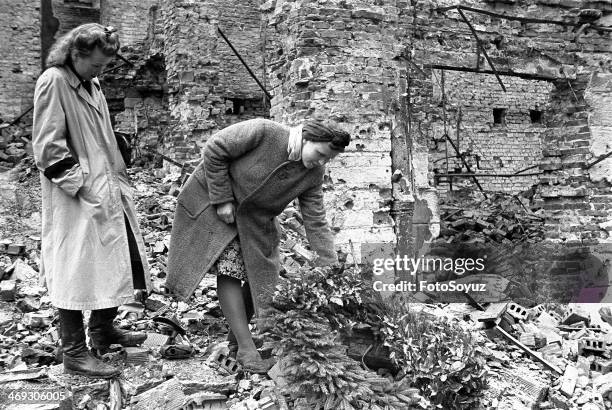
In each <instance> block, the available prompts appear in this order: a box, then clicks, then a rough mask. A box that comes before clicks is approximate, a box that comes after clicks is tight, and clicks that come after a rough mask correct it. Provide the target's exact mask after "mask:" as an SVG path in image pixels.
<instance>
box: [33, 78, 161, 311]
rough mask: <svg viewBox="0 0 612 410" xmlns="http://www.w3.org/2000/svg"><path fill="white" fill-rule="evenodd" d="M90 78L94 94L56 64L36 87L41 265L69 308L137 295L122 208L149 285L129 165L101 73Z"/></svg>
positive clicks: (56, 297)
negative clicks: (129, 175) (109, 110)
mask: <svg viewBox="0 0 612 410" xmlns="http://www.w3.org/2000/svg"><path fill="white" fill-rule="evenodd" d="M92 83H93V86H92V87H91V94H90V93H89V92H87V90H86V89H85V88H84V86H83V84H82V83H81V82H80V80H79V78H78V77H77V76H76V75H75V73H74V72H72V71H71V70H70V69H67V68H64V67H51V68H49V69H47V70H46V71H45V72H44V73H43V74H42V75H41V76H40V77H39V79H38V81H37V83H36V88H35V92H34V123H33V132H32V146H33V150H34V158H35V161H36V166H37V167H38V169H39V170H40V182H41V186H42V238H41V239H42V251H41V264H40V270H41V275H44V279H45V282H46V285H47V288H48V290H49V295H50V298H51V302H52V303H53V305H55V306H56V307H58V308H63V309H73V310H88V309H103V308H108V307H113V306H119V305H121V304H123V303H126V302H129V301H132V300H133V299H134V288H133V283H132V268H131V260H130V254H129V248H128V239H127V233H126V226H125V220H124V213H125V215H126V216H127V218H128V220H129V223H130V225H131V228H132V232H133V234H134V237H135V239H136V243H137V246H138V251H139V254H140V259H141V261H142V264H143V268H144V275H145V283H146V286H147V288H148V289H150V288H151V283H150V277H149V271H148V265H147V256H146V251H145V246H144V242H143V240H142V235H141V234H140V231H139V229H138V221H137V219H136V210H135V207H134V201H133V194H132V188H131V186H130V182H129V179H128V175H127V170H126V166H125V163H124V162H123V159H122V157H121V154H120V152H119V149H118V147H117V142H116V139H115V137H114V133H113V129H112V125H111V120H110V115H109V112H108V107H107V104H106V100H105V98H104V95H103V94H102V91H101V90H100V83H99V82H98V80H97V79H96V78H94V79H93V80H92ZM66 164H69V165H68V166H65V167H63V165H66ZM54 168H55V172H53V173H50V172H49V171H50V170H51V169H54ZM58 168H59V169H61V172H60V171H58ZM45 174H47V175H48V176H45ZM51 175H53V176H51Z"/></svg>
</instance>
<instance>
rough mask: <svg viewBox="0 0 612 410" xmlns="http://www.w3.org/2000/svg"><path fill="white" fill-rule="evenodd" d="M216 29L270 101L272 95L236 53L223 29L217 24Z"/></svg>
mask: <svg viewBox="0 0 612 410" xmlns="http://www.w3.org/2000/svg"><path fill="white" fill-rule="evenodd" d="M217 31H218V32H219V34H221V37H223V40H225V42H226V43H227V45H228V46H230V48H231V49H232V51H233V52H234V54H236V57H238V60H240V62H241V63H242V65H244V67H245V68H246V69H247V71H248V72H249V74H250V75H251V77H253V80H255V82H256V83H257V85H258V86H259V88H261V89H262V90H263V92H264V93H265V94H266V97H268V100H269V101H271V100H272V95H270V93H269V92H268V91H267V90H266V88H265V87H264V86H263V84H262V83H261V82H260V81H259V79H258V78H257V77H256V76H255V74H254V73H253V71H251V68H250V67H249V66H248V65H247V63H246V62H245V61H244V60H243V59H242V57H241V56H240V53H238V51H237V50H236V49H235V48H234V46H233V45H232V43H231V42H230V41H229V39H228V38H227V37H226V36H225V34H223V31H221V29H220V28H219V27H218V26H217Z"/></svg>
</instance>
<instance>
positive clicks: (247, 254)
mask: <svg viewBox="0 0 612 410" xmlns="http://www.w3.org/2000/svg"><path fill="white" fill-rule="evenodd" d="M288 142H289V128H288V127H286V126H284V125H281V124H279V123H276V122H273V121H270V120H265V119H254V120H248V121H244V122H241V123H238V124H234V125H232V126H229V127H227V128H225V129H223V130H221V131H219V132H218V133H216V134H215V135H213V136H212V137H211V139H210V140H209V141H208V142H207V144H206V146H205V148H204V158H203V160H202V162H200V164H199V165H198V166H197V168H196V169H195V171H194V172H193V174H192V175H191V177H190V178H189V179H188V180H187V183H186V184H185V186H184V187H183V190H182V191H181V194H180V195H179V197H178V206H177V209H176V213H175V217H174V223H173V227H172V237H171V240H170V250H169V257H168V277H167V280H166V287H167V288H168V289H169V290H170V291H171V292H172V293H174V294H175V295H177V296H179V297H181V298H183V299H186V298H188V297H189V296H191V294H192V293H193V292H194V291H195V289H196V287H197V286H198V284H199V283H200V281H201V280H202V278H203V276H204V274H205V273H206V272H207V271H208V270H209V269H210V268H211V266H212V265H213V264H214V263H215V261H216V260H217V258H218V257H219V255H220V254H221V252H222V251H223V249H224V248H225V247H226V246H227V245H228V244H229V243H230V242H231V241H232V239H233V238H234V237H235V236H236V235H238V237H239V240H240V247H241V250H242V255H243V258H244V263H245V267H246V270H247V275H248V280H249V284H250V286H251V292H252V296H253V301H254V302H255V307H256V309H258V308H259V307H260V306H265V305H266V304H267V303H269V299H270V298H271V296H272V295H273V293H274V287H275V285H276V281H277V279H278V273H279V270H280V261H279V249H278V245H279V241H280V226H279V224H278V221H277V219H276V216H277V215H279V214H280V213H281V212H282V211H283V210H284V209H285V207H286V206H287V205H288V204H289V203H290V202H291V201H292V200H294V199H295V198H298V200H299V204H300V211H301V213H302V216H303V219H304V227H305V229H306V233H307V237H308V241H309V243H310V245H311V247H312V249H313V250H314V251H316V252H317V253H318V255H319V257H320V259H319V263H320V264H331V263H335V262H337V255H336V253H335V251H334V243H333V236H332V233H331V231H330V229H329V226H328V224H327V221H326V219H325V208H324V205H323V192H322V182H323V175H324V172H325V168H324V167H315V168H312V169H307V168H306V167H304V165H303V164H302V161H289V160H288V153H287V146H288ZM228 201H234V202H235V204H236V222H235V224H230V225H228V224H226V223H224V222H223V221H221V220H220V219H219V217H218V216H217V213H216V207H215V205H217V204H222V203H225V202H228Z"/></svg>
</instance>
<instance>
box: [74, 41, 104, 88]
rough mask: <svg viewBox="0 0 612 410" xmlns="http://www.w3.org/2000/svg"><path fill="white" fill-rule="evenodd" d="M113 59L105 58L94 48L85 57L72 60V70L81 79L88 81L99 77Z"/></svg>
mask: <svg viewBox="0 0 612 410" xmlns="http://www.w3.org/2000/svg"><path fill="white" fill-rule="evenodd" d="M112 59H113V57H112V56H110V57H109V56H107V55H106V54H104V53H103V52H102V51H100V49H99V48H98V47H96V48H94V50H93V52H92V53H91V54H90V55H88V56H86V57H83V56H76V57H75V58H74V60H73V61H74V69H75V70H76V72H77V73H79V75H80V76H81V78H83V80H86V81H89V80H91V79H92V78H94V77H97V76H99V75H100V73H101V72H102V71H104V68H105V67H106V65H107V64H108V63H110V62H111V60H112Z"/></svg>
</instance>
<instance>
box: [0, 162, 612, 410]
mask: <svg viewBox="0 0 612 410" xmlns="http://www.w3.org/2000/svg"><path fill="white" fill-rule="evenodd" d="M130 172H131V176H132V179H133V183H134V187H135V201H136V204H137V210H138V215H139V222H140V227H141V229H142V232H143V236H144V239H145V243H146V245H147V249H148V256H149V264H150V266H151V273H152V281H153V293H152V295H151V296H150V297H149V299H147V301H146V303H145V305H142V304H138V303H133V304H128V305H124V306H123V307H121V309H120V313H119V315H118V324H119V326H121V327H123V328H131V329H136V330H141V331H146V332H147V333H149V335H150V336H149V339H147V341H146V342H145V344H144V345H143V346H142V348H132V349H121V348H117V349H115V351H111V352H110V353H106V354H105V355H104V356H103V358H104V359H105V360H108V361H110V362H112V363H113V364H115V365H117V366H119V367H121V368H122V370H123V374H122V376H121V377H120V378H119V379H117V380H115V381H110V382H109V381H99V380H91V379H87V378H83V377H79V376H69V375H64V374H63V367H62V364H61V363H58V361H57V359H58V358H57V356H58V354H57V351H58V349H57V347H58V327H57V326H58V324H57V317H56V315H55V313H54V309H53V308H52V306H51V305H50V303H49V299H48V296H47V295H46V290H45V288H44V287H42V286H41V283H40V278H39V275H38V263H39V252H40V232H39V229H40V228H39V226H40V215H39V214H38V212H39V209H40V199H39V198H40V197H39V188H38V172H37V171H35V170H34V169H33V168H32V163H31V161H28V160H25V161H22V163H20V165H19V166H18V167H16V168H15V169H13V170H12V171H8V172H4V173H0V185H1V188H2V189H0V208H2V209H3V213H2V214H0V219H1V221H0V222H1V223H0V274H2V280H1V281H0V368H1V370H2V372H1V373H0V384H1V385H0V391H2V392H3V393H4V392H6V391H8V389H17V390H18V391H21V390H25V389H36V390H39V391H51V392H54V391H55V392H60V391H62V392H65V393H68V394H69V399H67V400H65V401H63V402H61V403H59V404H58V403H57V402H55V403H48V404H45V403H39V404H38V405H37V407H36V408H41V409H42V408H48V409H57V408H70V406H73V407H74V408H81V409H99V410H101V409H120V408H130V406H131V408H134V409H139V408H142V409H144V408H147V407H151V406H155V407H157V408H176V409H179V408H231V409H236V410H238V409H240V410H242V409H264V408H265V409H273V408H286V407H285V406H286V404H282V403H283V397H282V396H281V395H280V394H279V393H278V392H279V390H278V387H279V386H278V384H277V383H278V382H279V378H278V375H273V374H271V375H270V377H265V376H260V375H244V374H231V373H230V372H228V371H227V369H225V368H224V367H223V366H222V365H220V364H219V362H215V360H212V359H211V357H212V358H214V357H219V354H223V353H219V352H224V350H223V349H224V348H226V344H225V343H224V340H225V337H226V333H227V325H226V323H225V321H224V319H223V315H222V313H221V310H220V308H219V304H218V300H217V296H216V291H215V280H214V278H211V277H206V278H205V279H204V280H203V281H202V283H201V284H200V286H199V287H198V289H197V290H196V292H195V294H194V296H193V297H192V299H191V300H190V301H189V303H185V302H177V301H176V300H174V299H173V298H171V297H169V296H168V295H166V294H165V293H164V288H163V283H164V280H165V275H166V256H167V251H168V243H169V236H170V229H171V226H172V217H173V212H174V208H175V206H176V196H177V195H178V192H179V189H180V184H181V182H182V180H183V179H182V178H181V175H179V174H166V173H165V172H163V171H161V170H156V169H141V168H137V169H132V170H131V171H130ZM534 219H535V220H537V218H534ZM497 220H498V221H499V219H497ZM281 222H282V224H283V228H284V231H283V240H282V254H283V256H282V259H283V266H284V269H285V273H284V275H289V276H291V275H294V274H296V273H297V272H298V271H299V269H300V268H301V267H303V266H305V265H306V264H308V263H309V261H310V260H312V258H313V255H312V253H310V252H309V251H308V249H307V247H306V246H305V242H304V239H303V235H302V233H301V230H302V229H303V228H302V227H301V226H300V219H299V214H298V213H297V212H296V211H295V209H293V208H291V207H290V208H289V209H288V210H287V211H286V212H285V213H284V214H283V215H282V216H281ZM451 222H456V223H455V226H454V227H453V229H455V228H457V227H458V226H459V225H462V224H463V225H465V224H467V225H470V222H469V221H467V222H466V220H465V213H464V214H462V215H459V213H457V217H456V218H455V219H453V220H452V221H451ZM521 223H526V222H525V221H524V220H522V221H521ZM485 229H486V228H485ZM518 229H520V230H515V228H514V227H513V228H512V229H511V230H509V231H507V232H510V234H509V235H513V234H514V233H516V234H517V235H527V237H528V238H534V237H535V236H537V235H538V234H537V229H536V228H527V230H525V231H524V230H522V228H520V227H518ZM481 232H482V231H481ZM530 232H531V233H530ZM450 234H451V235H453V236H455V235H458V233H457V232H451V233H450ZM483 235H485V236H487V237H490V238H493V239H496V235H501V234H500V233H499V232H494V231H486V232H484V233H483ZM497 239H499V238H498V237H497ZM414 308H415V309H420V310H422V311H425V312H428V314H430V315H433V316H434V317H439V318H445V319H448V318H451V319H452V320H454V321H456V322H457V323H458V324H460V326H462V327H464V328H465V329H469V331H470V332H472V333H473V334H474V337H475V340H478V341H479V343H482V345H483V348H482V351H481V353H482V354H483V356H484V357H485V358H486V368H487V372H488V373H487V374H488V376H487V377H488V387H487V389H486V390H485V391H484V392H483V394H482V398H481V401H480V407H479V408H496V409H517V408H537V407H535V406H539V408H543V409H553V408H561V409H570V408H582V409H604V408H605V409H609V408H612V401H611V400H612V326H610V323H612V310H611V307H610V306H606V305H603V304H580V305H579V304H573V305H554V304H546V305H538V306H534V307H529V308H527V307H523V306H521V305H520V304H518V303H513V302H507V303H506V302H505V303H502V304H499V303H498V304H490V305H488V306H486V310H485V311H484V312H482V311H480V310H479V309H477V308H476V307H473V306H470V305H467V304H464V303H437V304H435V303H421V304H414ZM160 317H161V318H163V319H159V318H160ZM492 323H493V324H494V326H492V325H491V324H492ZM177 329H178V330H177ZM497 329H502V330H503V332H506V333H507V334H510V335H512V336H513V337H514V338H515V340H516V341H518V343H515V342H512V341H510V340H509V339H508V338H507V337H504V336H503V332H502V330H497ZM180 330H184V331H185V333H184V334H182V333H181V331H180ZM168 337H171V338H173V339H172V340H173V342H174V343H175V344H176V345H178V346H191V350H192V351H191V353H190V354H189V357H187V358H183V359H176V360H171V359H169V358H167V357H163V356H162V354H161V353H160V346H161V345H163V343H167V341H168ZM264 348H266V345H264ZM267 348H268V353H269V352H270V351H271V350H272V349H271V348H270V346H267ZM215 355H216V356H215ZM551 369H557V370H558V371H554V370H551ZM383 374H385V373H384V372H383ZM386 374H387V376H386V377H393V376H390V375H389V374H388V373H386ZM0 403H2V405H3V406H6V407H3V408H13V409H18V408H34V407H33V405H32V404H19V403H16V402H14V401H13V402H11V401H10V400H8V398H7V397H6V396H5V395H2V396H1V397H0ZM205 405H207V406H209V407H204V406H205ZM62 406H64V407H62ZM66 406H68V407H66ZM214 406H217V407H214ZM274 406H276V407H274Z"/></svg>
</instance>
